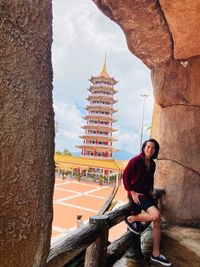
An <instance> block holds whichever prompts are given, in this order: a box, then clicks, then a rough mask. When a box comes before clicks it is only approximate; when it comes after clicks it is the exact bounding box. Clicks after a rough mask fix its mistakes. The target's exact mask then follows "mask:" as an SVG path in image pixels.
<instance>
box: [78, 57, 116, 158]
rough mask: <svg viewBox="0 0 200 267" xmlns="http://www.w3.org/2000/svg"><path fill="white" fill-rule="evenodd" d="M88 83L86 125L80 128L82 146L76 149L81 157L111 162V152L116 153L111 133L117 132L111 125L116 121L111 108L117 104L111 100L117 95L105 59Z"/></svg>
mask: <svg viewBox="0 0 200 267" xmlns="http://www.w3.org/2000/svg"><path fill="white" fill-rule="evenodd" d="M90 82H91V86H90V88H89V89H88V91H89V92H90V95H89V96H88V98H87V100H88V101H89V104H88V105H87V106H86V110H87V115H86V116H84V117H83V118H84V119H85V120H86V122H87V123H86V125H84V126H82V128H83V129H84V130H85V133H84V134H83V135H82V136H80V138H82V139H83V144H82V145H79V146H77V147H78V148H81V156H82V157H88V158H95V159H104V160H105V159H107V160H112V159H113V152H115V151H117V149H115V148H113V142H115V141H117V139H115V138H113V132H116V131H117V129H115V128H113V123H114V122H116V121H117V120H115V119H114V118H113V113H115V112H117V110H116V109H114V107H113V106H114V104H115V103H116V102H117V100H115V99H114V98H113V95H114V94H115V93H117V91H116V90H115V89H114V85H115V84H116V83H117V81H116V80H115V79H114V78H111V77H110V75H109V74H108V72H107V68H106V58H105V62H104V65H103V69H102V71H101V73H100V74H99V75H98V76H92V77H91V79H90Z"/></svg>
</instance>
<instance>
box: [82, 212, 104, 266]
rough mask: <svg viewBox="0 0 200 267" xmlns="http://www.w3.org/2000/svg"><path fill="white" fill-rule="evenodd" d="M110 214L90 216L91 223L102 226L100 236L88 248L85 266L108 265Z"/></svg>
mask: <svg viewBox="0 0 200 267" xmlns="http://www.w3.org/2000/svg"><path fill="white" fill-rule="evenodd" d="M107 222H108V216H107V215H96V216H93V217H90V220H89V223H90V224H97V225H98V227H99V228H100V234H99V237H98V238H97V239H96V240H95V241H94V242H93V243H92V244H91V245H90V246H89V247H88V248H87V249H86V254H85V264H84V267H102V266H103V267H106V266H107V245H108V231H109V227H108V223H107Z"/></svg>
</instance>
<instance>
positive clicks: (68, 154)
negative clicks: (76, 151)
mask: <svg viewBox="0 0 200 267" xmlns="http://www.w3.org/2000/svg"><path fill="white" fill-rule="evenodd" d="M63 155H65V156H71V155H72V153H71V152H70V151H69V150H68V149H67V148H65V149H64V150H63Z"/></svg>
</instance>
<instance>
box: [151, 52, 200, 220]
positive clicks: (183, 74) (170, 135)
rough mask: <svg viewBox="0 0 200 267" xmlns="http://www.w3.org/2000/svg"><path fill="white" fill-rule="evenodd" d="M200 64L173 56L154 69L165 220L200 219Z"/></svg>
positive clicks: (159, 172)
mask: <svg viewBox="0 0 200 267" xmlns="http://www.w3.org/2000/svg"><path fill="white" fill-rule="evenodd" d="M199 67H200V58H199V57H195V58H191V59H189V60H188V65H187V67H184V66H182V64H181V63H180V61H175V60H171V61H170V62H168V63H167V64H166V65H165V66H162V67H160V68H159V69H158V68H157V69H154V70H152V82H153V87H154V95H155V100H156V102H157V103H158V104H159V105H160V107H161V109H160V116H159V124H158V125H157V128H159V135H160V136H159V142H160V144H161V150H160V154H159V159H160V160H159V161H158V164H157V175H156V177H157V183H156V184H157V185H158V186H162V187H164V188H165V189H166V196H165V198H164V200H165V201H164V210H163V212H164V215H165V217H166V220H167V221H169V222H172V223H180V224H182V223H184V224H188V225H189V224H195V225H197V224H198V222H199V221H200V209H198V208H197V206H196V205H195V203H198V202H199V195H198V193H197V189H198V188H199V186H200V160H199V157H198V155H199V144H200V134H199V125H200V92H199V90H198V87H199V83H200V77H199ZM157 123H158V122H157ZM191 196H192V205H191ZM183 203H184V204H183ZM183 207H184V209H183Z"/></svg>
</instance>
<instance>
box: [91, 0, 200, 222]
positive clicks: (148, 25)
mask: <svg viewBox="0 0 200 267" xmlns="http://www.w3.org/2000/svg"><path fill="white" fill-rule="evenodd" d="M93 2H95V3H96V5H97V6H98V7H99V9H100V10H101V11H102V12H103V13H104V14H105V15H107V16H108V17H110V18H111V19H112V20H114V21H115V22H116V23H117V24H118V25H119V26H120V27H121V28H122V30H123V31H124V33H125V35H126V39H127V44H128V47H129V49H130V51H131V52H132V53H133V54H134V55H136V56H137V57H139V58H140V59H141V60H142V61H143V62H144V63H145V64H146V65H147V66H148V67H149V68H151V69H152V83H153V88H154V95H155V102H156V104H157V105H159V106H160V108H157V109H156V114H154V115H155V116H154V121H153V127H152V129H153V131H152V132H154V133H156V135H155V136H156V138H158V140H159V142H160V145H161V153H160V155H159V157H160V160H159V161H158V167H157V185H160V186H161V187H166V196H165V201H164V215H165V218H166V220H167V221H170V222H172V223H187V224H198V222H199V219H200V216H199V210H198V211H197V210H196V209H197V203H199V200H200V199H199V195H198V194H197V188H199V181H200V167H199V166H200V159H199V156H198V155H199V149H200V147H199V144H200V133H199V125H200V90H199V84H200V75H199V69H200V57H199V52H200V46H199V38H200V35H199V28H200V27H199V26H200V15H199V14H200V2H199V1H197V0H196V1H192V3H191V1H190V2H188V1H181V0H176V1H170V0H160V1H156V0H155V1H150V0H149V1H147V0H146V1H145V0H144V1H143V0H136V1H131V0H127V1H121V0H118V1H116V0H93ZM186 58H187V59H186ZM177 59H180V60H177ZM158 135H159V137H158ZM152 137H154V135H152ZM191 196H192V206H191ZM183 203H184V205H183ZM183 207H184V209H185V210H184V211H183V212H182V210H183Z"/></svg>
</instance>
